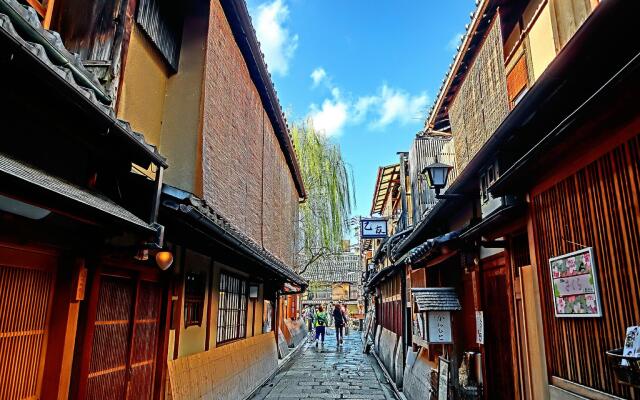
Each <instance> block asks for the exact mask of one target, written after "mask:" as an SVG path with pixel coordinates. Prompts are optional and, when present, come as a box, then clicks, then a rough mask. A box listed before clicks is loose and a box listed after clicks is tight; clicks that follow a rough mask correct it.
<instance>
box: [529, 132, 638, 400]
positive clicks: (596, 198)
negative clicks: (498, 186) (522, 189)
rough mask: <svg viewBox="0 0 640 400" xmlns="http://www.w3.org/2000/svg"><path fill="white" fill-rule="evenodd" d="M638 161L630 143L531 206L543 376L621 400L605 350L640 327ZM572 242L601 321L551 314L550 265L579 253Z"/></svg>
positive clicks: (626, 391)
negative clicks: (585, 263)
mask: <svg viewBox="0 0 640 400" xmlns="http://www.w3.org/2000/svg"><path fill="white" fill-rule="evenodd" d="M639 160H640V139H639V137H635V138H634V139H632V140H630V141H629V142H627V143H626V144H624V145H622V146H620V147H618V148H616V149H615V150H614V151H612V152H610V153H608V154H606V155H605V156H603V157H602V158H600V159H598V160H596V161H595V162H593V163H591V164H590V165H588V166H586V167H585V168H583V169H582V170H580V171H578V172H577V173H576V174H574V175H572V176H571V177H569V178H567V179H565V180H563V181H561V182H559V183H557V184H556V185H555V186H553V187H551V188H550V189H548V190H546V191H544V192H542V193H540V194H538V195H536V196H534V197H533V202H532V206H531V215H532V219H533V223H534V228H535V233H534V235H535V238H534V240H535V244H536V252H537V257H538V260H539V265H538V273H539V282H540V292H541V293H540V294H541V296H542V297H541V304H542V314H543V322H544V330H545V341H546V353H547V364H548V369H549V373H550V374H551V375H553V376H558V377H560V378H564V379H567V380H570V381H573V382H577V383H580V384H582V385H585V386H588V387H592V388H595V389H598V390H601V391H605V392H608V393H613V394H616V395H618V396H621V397H623V398H629V396H630V391H629V389H626V388H624V387H622V386H620V385H619V384H617V383H614V380H615V379H614V377H613V376H612V371H611V370H610V368H608V365H607V362H606V357H605V351H607V350H610V349H614V348H618V347H622V345H623V341H624V337H625V329H626V327H627V326H630V325H637V324H638V323H640V273H639V272H640V206H639V204H640V196H639V189H640V166H639V163H638V161H639ZM571 242H574V243H579V244H581V245H584V246H590V247H593V249H594V259H595V268H596V274H597V278H598V281H599V289H600V293H601V303H602V310H603V316H602V317H601V318H556V317H555V316H554V310H553V307H554V304H553V295H552V288H551V282H550V278H549V266H548V260H549V258H552V257H555V256H558V255H561V254H566V253H569V252H572V251H576V250H579V249H580V247H579V246H577V245H575V244H572V243H571ZM639 395H640V391H638V392H637V393H636V396H639ZM636 398H640V397H636Z"/></svg>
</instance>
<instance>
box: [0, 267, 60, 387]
mask: <svg viewBox="0 0 640 400" xmlns="http://www.w3.org/2000/svg"><path fill="white" fill-rule="evenodd" d="M53 282H54V279H53V273H52V272H50V271H44V270H38V269H27V268H14V267H7V266H3V265H0V294H1V295H0V399H24V398H37V397H39V395H40V393H39V388H38V383H39V382H38V380H39V379H40V377H39V375H40V369H41V364H42V360H43V358H44V345H45V339H46V337H47V328H48V326H47V321H48V313H49V303H50V296H51V291H52V289H53V287H52V286H53Z"/></svg>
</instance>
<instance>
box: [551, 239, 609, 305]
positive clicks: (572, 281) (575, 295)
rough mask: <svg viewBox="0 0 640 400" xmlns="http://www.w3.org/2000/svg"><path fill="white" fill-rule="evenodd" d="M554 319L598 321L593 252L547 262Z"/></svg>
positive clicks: (598, 295) (561, 257)
mask: <svg viewBox="0 0 640 400" xmlns="http://www.w3.org/2000/svg"><path fill="white" fill-rule="evenodd" d="M549 268H550V277H551V287H552V289H553V303H554V306H555V307H554V310H555V316H556V317H601V316H602V305H601V304H600V292H599V290H598V277H597V274H596V266H595V263H594V258H593V248H592V247H588V248H585V249H582V250H578V251H574V252H573V253H569V254H564V255H562V256H559V257H554V258H550V259H549Z"/></svg>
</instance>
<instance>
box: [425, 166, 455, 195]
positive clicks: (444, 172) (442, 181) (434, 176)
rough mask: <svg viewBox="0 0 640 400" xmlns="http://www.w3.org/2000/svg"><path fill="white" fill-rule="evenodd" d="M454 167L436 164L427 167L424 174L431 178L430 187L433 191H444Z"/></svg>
mask: <svg viewBox="0 0 640 400" xmlns="http://www.w3.org/2000/svg"><path fill="white" fill-rule="evenodd" d="M452 169H453V167H452V166H451V165H447V164H443V163H440V162H435V163H433V164H430V165H427V166H426V167H425V168H424V170H423V171H422V173H426V174H427V176H428V177H429V186H431V188H432V189H442V188H443V187H445V186H447V180H448V179H449V172H451V170H452Z"/></svg>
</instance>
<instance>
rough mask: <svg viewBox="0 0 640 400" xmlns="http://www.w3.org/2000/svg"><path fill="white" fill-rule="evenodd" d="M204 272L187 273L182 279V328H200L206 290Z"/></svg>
mask: <svg viewBox="0 0 640 400" xmlns="http://www.w3.org/2000/svg"><path fill="white" fill-rule="evenodd" d="M206 276H207V275H206V274H205V273H204V272H188V273H186V274H185V277H184V280H185V282H184V285H185V286H184V327H185V328H188V327H190V326H194V325H197V326H202V315H203V311H204V294H205V288H206Z"/></svg>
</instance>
